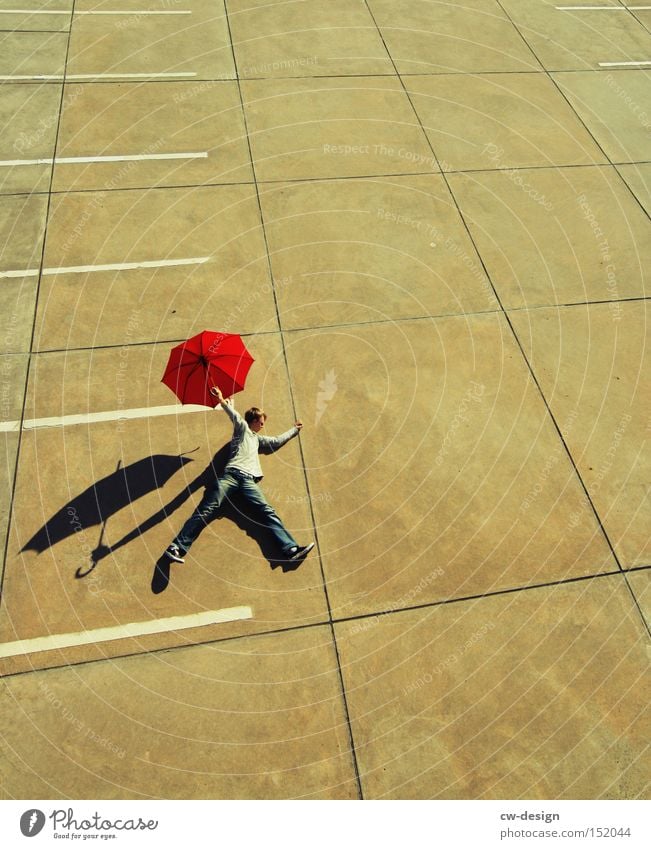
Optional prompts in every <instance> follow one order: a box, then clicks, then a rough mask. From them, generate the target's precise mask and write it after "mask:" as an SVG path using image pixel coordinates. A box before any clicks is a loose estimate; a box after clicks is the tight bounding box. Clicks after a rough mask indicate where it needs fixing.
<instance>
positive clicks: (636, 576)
mask: <svg viewBox="0 0 651 849" xmlns="http://www.w3.org/2000/svg"><path fill="white" fill-rule="evenodd" d="M627 577H628V582H629V584H630V585H631V589H632V590H633V595H634V596H635V599H636V601H637V603H638V604H639V605H640V609H641V610H642V615H643V616H644V618H645V620H646V623H647V625H648V626H649V627H651V569H640V570H637V571H635V572H629V574H628V576H627Z"/></svg>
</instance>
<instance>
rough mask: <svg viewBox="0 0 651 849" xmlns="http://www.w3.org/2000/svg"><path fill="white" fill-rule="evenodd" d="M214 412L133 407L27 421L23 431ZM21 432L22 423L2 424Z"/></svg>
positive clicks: (175, 406) (191, 406)
mask: <svg viewBox="0 0 651 849" xmlns="http://www.w3.org/2000/svg"><path fill="white" fill-rule="evenodd" d="M207 412H212V410H211V408H210V407H203V406H201V405H200V404H180V403H178V404H168V405H166V406H164V407H132V408H130V409H126V410H103V411H102V412H99V413H75V414H73V415H69V416H52V417H49V418H42V419H25V420H24V421H23V430H37V429H38V428H42V427H69V426H70V425H79V424H93V423H95V422H116V421H120V420H122V419H148V418H155V417H156V416H180V415H184V414H186V413H207ZM18 430H20V422H19V421H13V422H0V433H13V432H15V431H18Z"/></svg>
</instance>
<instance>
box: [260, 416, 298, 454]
mask: <svg viewBox="0 0 651 849" xmlns="http://www.w3.org/2000/svg"><path fill="white" fill-rule="evenodd" d="M302 427H303V422H301V421H297V422H296V423H295V424H294V427H293V428H291V430H287V431H285V433H281V434H280V436H260V435H259V434H258V454H273V453H274V451H277V450H278V449H279V448H282V447H283V445H285V444H286V443H288V442H289V440H290V439H293V438H294V437H295V436H298V434H299V432H300V430H301V428H302Z"/></svg>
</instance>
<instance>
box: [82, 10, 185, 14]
mask: <svg viewBox="0 0 651 849" xmlns="http://www.w3.org/2000/svg"><path fill="white" fill-rule="evenodd" d="M191 14H192V12H190V11H177V12H176V11H175V12H151V11H145V10H144V9H129V10H128V11H126V12H77V11H76V10H75V15H191Z"/></svg>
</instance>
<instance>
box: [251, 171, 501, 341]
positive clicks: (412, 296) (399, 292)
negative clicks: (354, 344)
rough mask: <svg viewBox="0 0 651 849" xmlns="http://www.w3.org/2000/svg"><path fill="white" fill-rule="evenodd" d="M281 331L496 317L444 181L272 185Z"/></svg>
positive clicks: (268, 196)
mask: <svg viewBox="0 0 651 849" xmlns="http://www.w3.org/2000/svg"><path fill="white" fill-rule="evenodd" d="M261 203H262V209H263V215H264V218H265V228H266V233H267V239H268V242H269V247H270V250H271V263H272V267H273V270H274V278H275V280H276V281H277V283H276V289H277V298H278V304H279V309H280V314H281V321H282V324H283V327H284V328H298V327H316V326H319V325H328V324H351V323H353V322H357V321H381V320H386V319H395V318H405V317H413V316H423V315H436V314H441V313H459V312H480V311H486V310H491V309H496V307H497V300H496V299H495V297H494V295H493V292H492V289H491V288H490V284H489V282H488V279H487V278H486V275H485V274H484V272H483V269H482V266H481V262H480V260H479V257H478V256H477V253H476V251H475V249H474V247H473V245H472V242H471V241H470V239H469V237H468V234H467V232H466V229H465V227H464V226H463V222H462V221H461V218H460V217H459V214H458V212H457V210H456V207H455V206H454V201H453V199H452V197H451V196H450V193H449V191H448V189H447V187H446V185H445V182H444V180H443V178H442V177H441V176H436V175H431V176H412V177H384V178H375V179H363V180H354V179H350V180H336V181H333V180H328V181H324V182H301V183H293V184H292V183H286V184H280V185H275V184H274V185H273V186H271V185H267V186H265V187H264V188H263V190H262V192H261Z"/></svg>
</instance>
